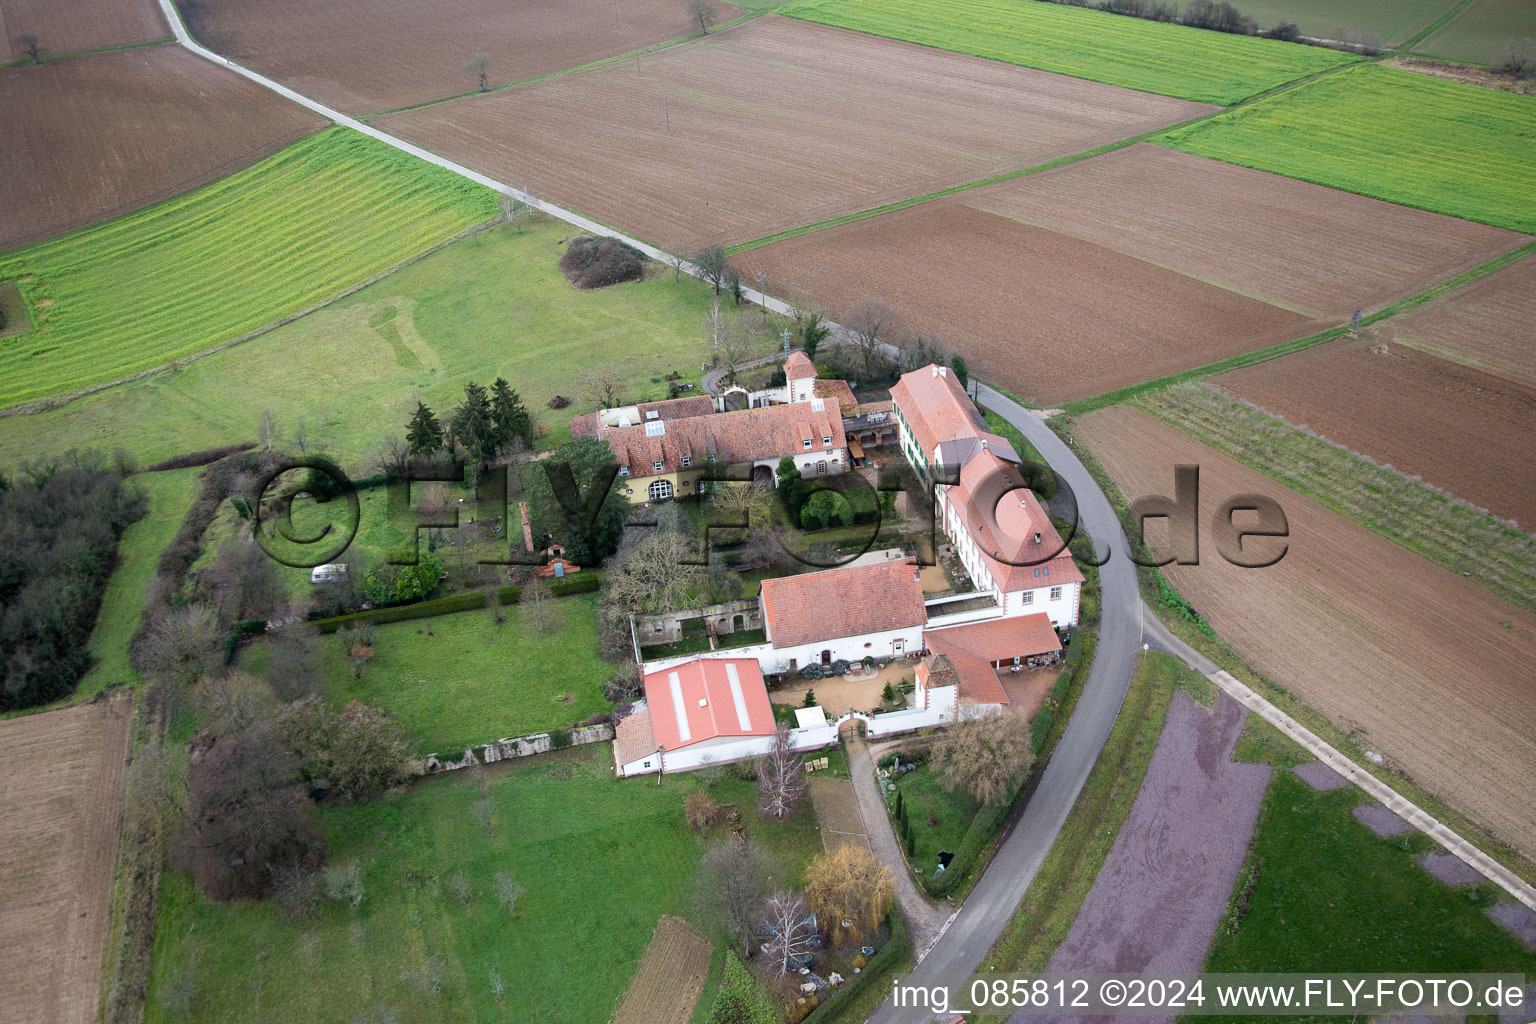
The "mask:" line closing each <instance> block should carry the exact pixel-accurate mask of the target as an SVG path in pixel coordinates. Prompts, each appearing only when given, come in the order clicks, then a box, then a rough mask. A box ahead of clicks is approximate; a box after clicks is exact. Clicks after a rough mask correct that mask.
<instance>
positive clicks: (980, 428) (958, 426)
mask: <svg viewBox="0 0 1536 1024" xmlns="http://www.w3.org/2000/svg"><path fill="white" fill-rule="evenodd" d="M891 401H892V402H894V403H895V404H896V406H897V407H898V408H899V409H900V410H901V415H902V418H903V419H905V420H906V421H907V426H908V427H910V428H911V430H912V435H913V437H915V438H916V439H917V443H918V445H919V446H920V447H921V448H922V449H923V452H924V453H925V454H927V455H928V456H929V457H930V458H931V457H932V454H933V449H934V447H935V446H937V445H938V443H939V442H940V441H951V440H954V439H955V438H957V437H971V436H973V435H975V434H978V433H981V432H984V431H985V430H986V429H987V421H986V420H985V419H984V418H983V417H982V415H981V413H979V412H977V411H976V406H974V405H972V404H971V400H970V399H969V398H968V397H966V394H965V389H964V388H962V387H961V386H960V382H959V381H958V380H956V379H955V375H954V374H953V373H950V372H949V370H948V369H946V368H945V367H942V366H935V365H933V364H931V363H930V364H929V365H927V366H925V367H923V368H922V369H920V370H913V371H912V372H911V373H904V374H902V375H901V379H900V380H898V381H897V382H896V383H895V384H894V385H893V386H892V387H891Z"/></svg>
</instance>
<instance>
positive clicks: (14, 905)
mask: <svg viewBox="0 0 1536 1024" xmlns="http://www.w3.org/2000/svg"><path fill="white" fill-rule="evenodd" d="M130 706H131V702H130V700H129V698H127V697H124V696H119V697H117V698H116V699H114V700H111V701H100V702H98V703H94V704H84V705H80V706H78V707H73V708H68V709H65V710H63V711H49V712H46V713H44V714H38V715H29V716H26V717H22V718H12V719H9V720H6V721H0V834H3V835H4V836H5V841H4V851H3V856H0V948H3V949H4V950H5V951H6V959H5V966H4V967H3V968H0V1006H4V1007H5V1019H6V1020H7V1021H9V1022H12V1024H91V1022H93V1021H95V1020H96V1003H97V997H98V994H99V992H100V989H101V957H102V951H103V946H104V945H105V942H106V935H107V906H108V902H109V899H110V894H111V888H112V858H113V855H114V851H115V850H116V848H117V821H118V813H119V811H120V809H121V807H122V789H123V766H124V761H125V759H126V758H127V755H128V725H129V717H130Z"/></svg>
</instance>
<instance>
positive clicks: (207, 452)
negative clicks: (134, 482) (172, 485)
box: [139, 441, 256, 473]
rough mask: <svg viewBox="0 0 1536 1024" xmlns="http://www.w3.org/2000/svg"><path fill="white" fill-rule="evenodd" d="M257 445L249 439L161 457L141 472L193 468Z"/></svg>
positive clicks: (237, 453) (140, 470)
mask: <svg viewBox="0 0 1536 1024" xmlns="http://www.w3.org/2000/svg"><path fill="white" fill-rule="evenodd" d="M255 447H256V442H255V441H247V442H246V443H245V444H227V445H224V446H223V447H222V448H204V449H203V450H202V451H199V452H187V453H186V454H185V455H176V456H172V457H171V458H169V459H161V460H160V461H159V462H151V463H150V464H149V465H147V466H144V467H142V468H140V469H139V472H140V473H163V472H165V471H166V470H168V469H191V468H192V467H194V466H206V465H208V464H209V463H213V462H218V461H219V460H220V459H224V458H228V457H229V456H231V455H239V454H240V453H241V452H246V451H250V450H251V449H252V448H255Z"/></svg>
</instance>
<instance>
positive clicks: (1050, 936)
mask: <svg viewBox="0 0 1536 1024" xmlns="http://www.w3.org/2000/svg"><path fill="white" fill-rule="evenodd" d="M1191 674H1193V673H1191V672H1190V670H1189V669H1187V668H1186V667H1185V666H1184V664H1183V663H1182V662H1180V661H1179V660H1178V659H1176V658H1171V657H1168V656H1167V655H1163V654H1158V653H1156V652H1153V653H1150V654H1146V655H1143V656H1140V658H1139V659H1138V661H1137V665H1136V671H1135V673H1134V674H1133V675H1132V677H1131V687H1130V690H1129V691H1128V692H1127V693H1126V698H1125V703H1124V705H1123V706H1122V707H1121V709H1120V715H1119V717H1118V718H1116V719H1115V726H1114V728H1113V729H1112V730H1111V731H1110V734H1109V740H1108V742H1106V743H1105V745H1104V749H1103V751H1102V752H1101V753H1100V754H1099V760H1098V763H1097V764H1095V765H1094V767H1093V771H1092V772H1091V773H1090V774H1089V776H1088V781H1087V782H1086V783H1084V785H1083V790H1082V792H1081V793H1080V794H1079V796H1078V798H1077V802H1076V803H1075V804H1074V805H1073V807H1072V811H1071V813H1069V814H1068V815H1067V820H1066V823H1065V824H1064V825H1063V826H1062V830H1061V832H1060V833H1058V834H1057V837H1056V841H1055V842H1054V843H1053V844H1052V845H1051V850H1050V852H1049V853H1048V854H1046V857H1045V861H1044V862H1043V863H1042V864H1041V866H1040V871H1039V873H1038V874H1036V875H1035V880H1034V881H1033V882H1032V883H1031V884H1030V887H1029V891H1028V892H1026V893H1025V894H1024V899H1023V900H1022V901H1020V903H1019V907H1018V909H1017V910H1015V911H1014V914H1013V917H1012V918H1011V919H1010V920H1009V922H1008V925H1007V927H1005V928H1004V929H1003V933H1002V935H1001V936H999V937H998V940H997V941H996V942H995V943H993V945H992V948H991V949H990V950H989V951H988V952H987V955H986V956H985V957H984V958H983V959H982V961H981V967H980V969H981V970H983V971H999V972H1038V971H1040V970H1043V969H1044V967H1045V965H1046V964H1047V963H1048V962H1049V961H1050V958H1051V954H1052V953H1053V952H1055V950H1056V947H1057V946H1058V945H1060V944H1061V941H1062V940H1063V939H1064V938H1066V935H1067V931H1068V929H1070V928H1071V927H1072V921H1073V919H1074V918H1075V917H1076V916H1077V911H1078V909H1079V908H1080V907H1081V906H1082V904H1083V901H1084V900H1085V899H1087V898H1088V892H1089V890H1091V889H1092V888H1093V882H1094V879H1096V878H1097V877H1098V873H1099V869H1100V868H1101V867H1103V866H1104V861H1105V860H1106V859H1107V858H1108V857H1109V851H1110V849H1111V848H1112V847H1113V846H1114V843H1115V837H1116V836H1117V835H1118V834H1119V831H1120V824H1121V822H1123V821H1124V820H1125V816H1126V815H1127V814H1129V813H1130V810H1131V805H1132V804H1133V803H1134V802H1135V800H1136V794H1137V792H1139V791H1140V789H1141V781H1142V779H1143V778H1144V777H1145V775H1146V772H1147V765H1148V763H1150V761H1151V760H1152V752H1153V751H1154V750H1155V749H1156V748H1157V740H1158V737H1159V736H1160V735H1161V734H1162V731H1163V719H1164V717H1165V716H1166V714H1167V711H1168V701H1169V700H1170V699H1171V698H1172V696H1173V691H1174V689H1175V688H1177V686H1178V684H1179V681H1180V679H1181V677H1182V676H1185V675H1191Z"/></svg>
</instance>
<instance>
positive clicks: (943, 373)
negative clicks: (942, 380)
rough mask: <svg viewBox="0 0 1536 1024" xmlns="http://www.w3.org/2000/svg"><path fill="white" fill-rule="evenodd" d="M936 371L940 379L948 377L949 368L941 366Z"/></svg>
mask: <svg viewBox="0 0 1536 1024" xmlns="http://www.w3.org/2000/svg"><path fill="white" fill-rule="evenodd" d="M938 370H939V376H940V377H948V376H949V367H947V366H941V367H939V368H938Z"/></svg>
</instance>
